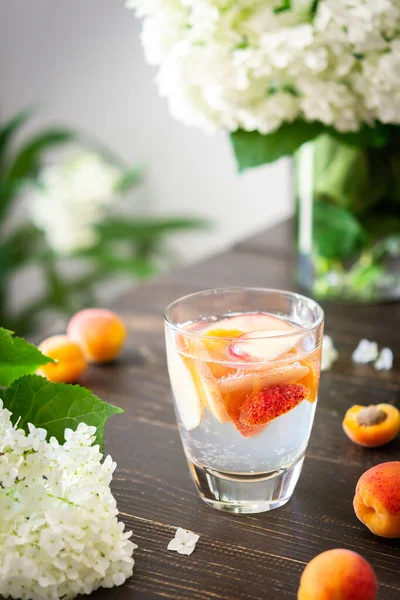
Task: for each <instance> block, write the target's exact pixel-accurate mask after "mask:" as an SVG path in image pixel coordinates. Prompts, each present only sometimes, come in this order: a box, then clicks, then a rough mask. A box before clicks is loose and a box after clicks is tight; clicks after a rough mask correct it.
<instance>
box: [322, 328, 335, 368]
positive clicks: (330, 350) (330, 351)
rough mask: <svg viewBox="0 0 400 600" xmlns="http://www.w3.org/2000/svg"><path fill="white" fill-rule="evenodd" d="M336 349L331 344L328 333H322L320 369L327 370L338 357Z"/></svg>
mask: <svg viewBox="0 0 400 600" xmlns="http://www.w3.org/2000/svg"><path fill="white" fill-rule="evenodd" d="M338 356H339V355H338V351H337V350H336V348H335V346H334V345H333V341H332V338H331V337H330V336H329V335H324V340H323V344H322V360H321V370H322V371H328V370H329V369H330V368H331V366H332V365H333V363H334V362H335V360H337V357H338Z"/></svg>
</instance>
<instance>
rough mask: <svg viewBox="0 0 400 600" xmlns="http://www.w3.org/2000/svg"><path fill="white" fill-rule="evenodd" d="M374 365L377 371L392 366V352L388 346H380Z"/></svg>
mask: <svg viewBox="0 0 400 600" xmlns="http://www.w3.org/2000/svg"><path fill="white" fill-rule="evenodd" d="M374 367H375V369H376V370H377V371H390V369H391V368H392V367H393V352H392V351H391V349H390V348H382V350H381V353H380V355H379V357H378V359H377V360H376V361H375V363H374Z"/></svg>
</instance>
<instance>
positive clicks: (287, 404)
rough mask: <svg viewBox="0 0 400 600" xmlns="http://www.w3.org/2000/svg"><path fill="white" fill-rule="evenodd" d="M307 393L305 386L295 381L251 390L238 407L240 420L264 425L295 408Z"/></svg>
mask: <svg viewBox="0 0 400 600" xmlns="http://www.w3.org/2000/svg"><path fill="white" fill-rule="evenodd" d="M307 395H308V390H307V388H305V387H304V386H303V385H299V384H297V383H283V384H279V385H273V386H271V387H269V388H265V389H263V390H260V391H258V392H252V393H251V394H249V395H248V396H247V397H246V399H245V400H244V402H243V404H242V406H241V408H240V415H239V419H240V422H241V423H243V425H265V424H266V423H269V422H270V421H273V420H274V419H276V418H277V417H280V416H281V415H284V414H285V413H287V412H289V411H290V410H292V409H293V408H295V407H296V406H297V405H298V404H300V402H302V401H303V400H304V399H305V398H306V397H307Z"/></svg>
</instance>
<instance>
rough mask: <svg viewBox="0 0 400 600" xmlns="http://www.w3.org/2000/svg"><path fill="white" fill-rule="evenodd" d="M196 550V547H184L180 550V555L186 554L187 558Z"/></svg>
mask: <svg viewBox="0 0 400 600" xmlns="http://www.w3.org/2000/svg"><path fill="white" fill-rule="evenodd" d="M194 549H195V546H182V548H180V549H179V550H178V554H186V555H187V556H190V555H191V554H192V552H193V550H194Z"/></svg>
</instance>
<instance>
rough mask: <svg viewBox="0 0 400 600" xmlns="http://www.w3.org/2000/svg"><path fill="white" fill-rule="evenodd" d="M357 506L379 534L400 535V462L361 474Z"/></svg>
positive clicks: (368, 524) (360, 514)
mask: <svg viewBox="0 0 400 600" xmlns="http://www.w3.org/2000/svg"><path fill="white" fill-rule="evenodd" d="M353 506H354V510H355V513H356V515H357V517H358V519H359V520H360V521H361V522H362V523H364V525H366V526H367V527H368V529H369V530H370V531H372V533H375V535H379V536H381V537H385V538H398V537H400V461H391V462H385V463H381V464H379V465H376V466H375V467H372V468H371V469H368V471H366V472H365V473H364V474H363V475H361V477H360V479H359V480H358V483H357V487H356V493H355V496H354V500H353Z"/></svg>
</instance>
